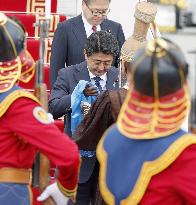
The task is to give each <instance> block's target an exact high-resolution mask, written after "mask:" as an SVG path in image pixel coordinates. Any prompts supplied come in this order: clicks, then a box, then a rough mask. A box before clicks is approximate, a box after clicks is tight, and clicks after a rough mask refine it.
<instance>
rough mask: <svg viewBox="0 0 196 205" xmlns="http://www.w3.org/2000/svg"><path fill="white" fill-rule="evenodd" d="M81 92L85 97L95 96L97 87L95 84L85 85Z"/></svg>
mask: <svg viewBox="0 0 196 205" xmlns="http://www.w3.org/2000/svg"><path fill="white" fill-rule="evenodd" d="M83 93H84V95H85V96H86V97H88V96H97V95H98V91H97V87H95V86H86V88H85V89H84V91H83Z"/></svg>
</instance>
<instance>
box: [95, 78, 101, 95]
mask: <svg viewBox="0 0 196 205" xmlns="http://www.w3.org/2000/svg"><path fill="white" fill-rule="evenodd" d="M93 79H94V81H95V85H96V86H97V88H98V89H99V91H100V92H102V87H101V84H100V80H101V78H100V77H97V76H96V77H94V78H93Z"/></svg>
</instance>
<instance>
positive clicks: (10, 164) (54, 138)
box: [0, 13, 80, 205]
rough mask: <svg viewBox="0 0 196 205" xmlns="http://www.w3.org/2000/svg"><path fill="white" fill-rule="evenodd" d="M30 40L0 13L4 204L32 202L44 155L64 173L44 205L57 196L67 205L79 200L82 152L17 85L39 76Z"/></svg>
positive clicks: (0, 188) (0, 190)
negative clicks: (35, 170) (35, 171)
mask: <svg viewBox="0 0 196 205" xmlns="http://www.w3.org/2000/svg"><path fill="white" fill-rule="evenodd" d="M25 41H26V39H25V31H24V29H23V28H22V26H21V25H19V24H18V23H17V22H15V21H13V20H12V19H10V18H8V17H7V16H6V15H4V14H3V13H0V125H1V126H0V204H2V205H10V204H14V205H22V204H25V205H30V204H31V203H32V198H31V190H30V189H29V187H30V184H31V175H32V173H31V169H32V165H33V162H34V158H35V155H36V153H37V151H38V150H39V151H40V152H42V153H43V154H44V155H46V156H47V157H48V158H49V159H50V160H51V161H52V162H53V163H54V164H55V165H57V166H58V170H59V174H58V179H57V182H55V183H53V184H52V185H50V186H48V187H47V188H46V190H45V191H44V192H43V194H42V195H41V196H40V197H39V198H38V200H39V201H42V200H45V199H46V198H47V197H49V196H52V197H53V199H54V201H55V202H56V204H58V205H60V204H61V205H63V204H66V203H67V201H68V198H71V199H73V200H74V197H75V195H76V189H77V182H78V170H79V164H80V158H79V153H78V148H77V145H76V144H75V143H74V142H73V141H72V140H71V139H70V138H69V137H68V136H67V135H66V134H63V133H61V131H60V130H59V129H58V128H57V127H56V126H55V125H54V123H53V119H52V118H51V117H50V116H49V115H48V113H47V112H46V111H45V110H44V109H43V108H42V107H41V105H40V102H39V101H38V100H37V99H36V98H35V97H34V95H32V94H31V93H29V92H27V91H25V90H24V89H22V88H21V87H19V86H18V85H17V82H18V81H20V80H22V81H23V82H27V81H28V80H30V79H31V77H32V76H33V74H34V68H35V63H34V61H33V59H32V57H31V56H30V54H29V53H28V52H27V51H26V50H25V43H26V42H25Z"/></svg>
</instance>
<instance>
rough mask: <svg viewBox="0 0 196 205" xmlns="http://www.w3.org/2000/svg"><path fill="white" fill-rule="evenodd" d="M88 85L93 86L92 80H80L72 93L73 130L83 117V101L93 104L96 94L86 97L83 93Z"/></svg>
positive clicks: (72, 130)
mask: <svg viewBox="0 0 196 205" xmlns="http://www.w3.org/2000/svg"><path fill="white" fill-rule="evenodd" d="M86 86H89V87H90V86H93V85H92V84H91V83H90V82H88V81H85V80H80V81H79V82H78V84H77V86H76V87H75V88H74V91H73V93H72V94H71V109H72V113H71V132H72V134H73V132H74V131H75V130H76V128H77V126H78V125H79V123H80V122H81V120H82V119H83V114H82V112H81V103H84V102H87V103H89V104H92V103H93V102H94V101H95V99H96V96H88V97H86V96H85V95H84V93H83V91H84V89H85V88H86Z"/></svg>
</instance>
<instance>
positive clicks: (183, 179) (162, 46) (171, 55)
mask: <svg viewBox="0 0 196 205" xmlns="http://www.w3.org/2000/svg"><path fill="white" fill-rule="evenodd" d="M130 69H131V78H132V83H133V88H132V89H131V88H130V90H129V91H128V94H127V96H126V99H125V102H124V104H123V106H122V108H121V111H120V114H119V116H118V119H117V123H116V124H114V125H112V127H110V128H109V129H108V130H107V131H106V133H105V134H104V136H103V137H102V139H101V141H100V142H99V144H98V148H97V157H98V160H99V162H100V178H99V184H100V190H101V193H102V195H103V197H104V200H105V201H106V203H107V204H108V205H120V204H121V205H137V204H139V205H158V204H159V205H174V204H175V205H180V204H189V205H191V204H195V202H196V192H195V190H196V172H195V167H196V136H195V135H193V134H191V133H188V132H186V131H184V130H182V129H181V125H182V123H183V121H184V120H185V118H186V116H187V114H188V113H189V112H188V111H189V109H190V98H189V91H188V88H187V74H188V65H187V63H186V60H185V58H184V56H183V54H182V52H181V51H180V50H179V48H178V47H177V46H176V45H174V44H173V43H171V42H170V41H168V40H163V39H161V38H160V39H155V40H152V41H150V42H148V43H147V45H146V46H145V48H140V49H139V50H138V51H136V53H135V54H134V55H133V61H132V62H131V65H130ZM128 72H129V70H128ZM128 75H129V74H128Z"/></svg>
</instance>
